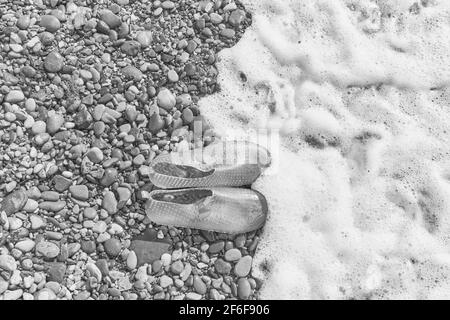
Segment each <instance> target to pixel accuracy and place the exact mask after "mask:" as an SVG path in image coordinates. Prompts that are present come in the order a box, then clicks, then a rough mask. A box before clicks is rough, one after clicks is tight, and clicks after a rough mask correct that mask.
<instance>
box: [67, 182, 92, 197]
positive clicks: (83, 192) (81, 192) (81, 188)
mask: <svg viewBox="0 0 450 320" xmlns="http://www.w3.org/2000/svg"><path fill="white" fill-rule="evenodd" d="M69 192H70V194H71V195H72V197H74V198H75V199H78V200H81V201H85V200H88V199H89V190H88V187H87V186H85V185H74V186H70V187H69Z"/></svg>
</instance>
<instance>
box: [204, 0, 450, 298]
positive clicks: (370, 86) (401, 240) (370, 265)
mask: <svg viewBox="0 0 450 320" xmlns="http://www.w3.org/2000/svg"><path fill="white" fill-rule="evenodd" d="M243 3H244V5H245V6H246V8H247V9H248V10H250V11H251V13H252V15H253V24H252V26H251V27H250V28H249V29H247V30H246V32H245V35H244V36H243V38H242V39H241V41H240V42H239V43H238V44H237V45H236V46H234V47H233V48H230V49H226V50H224V51H222V52H221V53H220V61H219V63H218V67H219V83H220V86H221V90H220V92H218V93H216V94H215V95H213V96H209V97H206V98H204V99H202V100H201V101H200V107H201V111H202V113H203V114H204V115H205V116H206V118H207V119H208V121H209V122H210V123H211V124H212V126H213V127H214V130H215V131H216V132H217V133H218V134H219V135H224V136H225V135H227V134H230V132H231V133H233V134H234V135H248V133H249V132H250V131H252V130H266V131H270V132H272V133H276V135H277V136H279V139H275V140H274V141H276V142H277V143H269V144H268V147H269V148H270V149H272V150H271V151H272V152H273V154H275V155H277V157H276V158H277V159H276V161H277V162H276V167H275V169H274V170H272V171H271V172H269V173H266V174H265V175H263V176H262V177H261V178H260V179H259V180H257V181H256V182H255V183H254V185H253V188H254V189H256V190H259V191H260V192H262V193H263V194H264V195H265V196H266V197H267V200H268V204H269V210H270V213H269V216H268V219H267V223H266V225H265V228H264V231H263V234H262V238H261V242H260V244H259V246H258V249H257V252H256V255H255V257H254V261H253V275H254V276H255V277H258V278H259V279H261V280H262V281H263V285H262V288H261V291H260V297H261V298H273V299H351V298H356V299H398V298H406V299H431V298H447V299H448V298H450V250H449V249H450V106H449V102H450V90H449V89H448V85H449V82H450V40H449V39H450V38H449V35H450V1H448V0H428V1H426V0H419V1H413V0H373V1H370V0H360V1H357V0H245V1H243Z"/></svg>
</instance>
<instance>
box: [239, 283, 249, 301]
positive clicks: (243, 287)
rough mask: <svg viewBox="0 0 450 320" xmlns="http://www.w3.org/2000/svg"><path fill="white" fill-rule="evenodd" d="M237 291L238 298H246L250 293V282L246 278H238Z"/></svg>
mask: <svg viewBox="0 0 450 320" xmlns="http://www.w3.org/2000/svg"><path fill="white" fill-rule="evenodd" d="M237 293H238V297H239V298H240V299H243V300H246V299H248V297H250V294H251V293H252V288H251V286H250V283H249V282H248V280H247V279H246V278H240V279H239V280H238V283H237Z"/></svg>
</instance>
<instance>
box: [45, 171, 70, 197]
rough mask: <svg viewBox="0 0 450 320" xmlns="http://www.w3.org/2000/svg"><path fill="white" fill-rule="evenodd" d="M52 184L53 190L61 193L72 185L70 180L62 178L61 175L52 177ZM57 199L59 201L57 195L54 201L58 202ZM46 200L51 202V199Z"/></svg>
mask: <svg viewBox="0 0 450 320" xmlns="http://www.w3.org/2000/svg"><path fill="white" fill-rule="evenodd" d="M53 184H54V188H55V190H56V191H58V192H63V191H66V190H67V189H69V187H70V185H71V184H72V180H70V179H68V178H66V177H63V176H61V175H56V176H54V177H53ZM58 199H59V195H58V197H57V198H56V199H54V200H58ZM46 200H51V199H46Z"/></svg>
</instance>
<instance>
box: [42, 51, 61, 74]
mask: <svg viewBox="0 0 450 320" xmlns="http://www.w3.org/2000/svg"><path fill="white" fill-rule="evenodd" d="M63 64H64V58H63V56H61V55H60V54H59V53H58V52H55V51H52V52H50V53H49V54H48V55H47V57H46V58H45V60H44V69H45V71H47V72H51V73H56V72H59V71H61V69H62V68H63Z"/></svg>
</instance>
